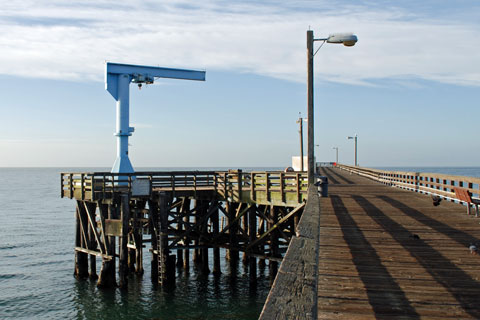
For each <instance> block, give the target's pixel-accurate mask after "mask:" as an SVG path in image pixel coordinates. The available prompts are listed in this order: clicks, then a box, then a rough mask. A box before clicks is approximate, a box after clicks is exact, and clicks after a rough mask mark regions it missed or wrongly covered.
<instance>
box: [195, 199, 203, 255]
mask: <svg viewBox="0 0 480 320" xmlns="http://www.w3.org/2000/svg"><path fill="white" fill-rule="evenodd" d="M194 206H195V213H194V214H195V215H194V216H193V224H194V225H197V223H198V221H200V219H201V218H200V217H199V215H200V214H201V210H200V207H201V206H202V203H201V201H200V200H197V199H195V204H194ZM193 245H194V246H195V247H196V248H195V249H193V263H194V264H198V263H200V262H201V260H202V256H201V251H200V249H199V248H198V246H199V245H200V243H199V241H198V240H197V239H195V240H193Z"/></svg>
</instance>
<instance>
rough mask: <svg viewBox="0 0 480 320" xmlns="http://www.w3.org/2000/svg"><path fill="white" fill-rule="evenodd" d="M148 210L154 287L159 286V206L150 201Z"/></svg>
mask: <svg viewBox="0 0 480 320" xmlns="http://www.w3.org/2000/svg"><path fill="white" fill-rule="evenodd" d="M148 210H149V213H148V215H149V228H150V235H151V245H152V258H151V261H150V262H151V264H150V268H151V269H150V270H151V274H152V283H153V284H154V285H156V284H158V241H157V239H158V238H157V234H158V233H159V230H158V204H157V202H156V201H155V200H148Z"/></svg>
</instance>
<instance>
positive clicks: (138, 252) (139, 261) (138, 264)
mask: <svg viewBox="0 0 480 320" xmlns="http://www.w3.org/2000/svg"><path fill="white" fill-rule="evenodd" d="M144 209H145V201H142V202H137V207H136V210H135V218H134V219H135V220H134V224H133V225H134V229H133V239H134V241H135V248H136V249H135V273H136V274H139V275H141V274H143V230H142V229H143V228H142V221H141V220H140V219H141V218H143V214H142V212H143V211H144Z"/></svg>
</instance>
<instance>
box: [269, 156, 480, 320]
mask: <svg viewBox="0 0 480 320" xmlns="http://www.w3.org/2000/svg"><path fill="white" fill-rule="evenodd" d="M320 174H321V175H324V176H327V177H328V179H329V182H330V184H329V197H327V198H318V197H316V196H315V195H313V196H312V197H311V196H310V193H309V199H308V201H307V206H306V209H305V212H304V216H303V217H305V215H307V214H308V215H310V216H318V217H319V228H318V233H317V235H318V240H317V242H316V243H318V247H312V245H313V244H314V243H315V241H311V240H309V239H308V238H305V236H302V234H299V238H300V239H302V238H303V239H306V240H302V241H303V242H305V243H307V245H306V246H304V247H303V248H305V249H307V250H308V251H309V252H310V256H308V255H307V254H306V253H305V252H304V249H302V247H301V246H296V247H295V248H293V247H292V248H291V249H294V250H293V251H292V252H290V248H289V251H287V255H286V257H285V259H284V262H282V264H281V266H280V269H279V273H278V275H277V278H276V280H275V283H274V284H273V287H272V290H271V291H270V294H269V297H268V298H267V302H266V304H265V307H264V310H263V312H262V315H261V317H260V318H261V319H293V318H295V319H317V318H318V319H387V318H388V319H419V318H428V319H478V318H480V304H479V303H478V297H479V296H480V269H479V268H478V266H479V259H480V256H479V255H478V254H477V253H476V252H473V251H472V250H471V249H470V248H469V247H470V246H471V244H477V246H478V243H479V239H480V225H479V221H480V219H478V218H477V217H476V215H475V214H474V213H473V212H472V211H471V210H470V209H468V210H467V208H466V207H465V206H464V205H461V204H460V203H459V202H461V200H460V199H458V198H457V197H456V193H455V189H459V188H461V189H463V190H465V191H468V192H470V193H471V196H472V199H475V198H477V199H478V196H479V192H480V191H479V183H480V179H478V178H471V177H458V176H448V175H441V174H424V173H418V172H388V171H381V170H372V169H365V168H358V167H351V166H342V165H339V166H337V167H335V168H333V167H331V168H321V170H320ZM432 196H433V197H440V198H441V199H442V200H441V201H440V203H439V204H438V205H436V206H435V205H434V204H433V200H432ZM311 201H314V202H318V203H317V204H310V202H311ZM437 201H438V200H437ZM469 206H472V204H469ZM469 213H470V214H469ZM303 217H302V218H303ZM300 224H301V223H300ZM300 227H302V225H300ZM311 235H313V236H315V234H311ZM311 239H312V238H311ZM298 241H300V240H297V241H296V242H293V241H292V243H291V245H292V244H294V243H298ZM309 241H310V245H308V242H309ZM317 254H318V257H315V255H317ZM289 255H291V257H289ZM295 257H296V259H295ZM287 258H288V259H287ZM315 259H316V260H315ZM314 262H316V263H317V264H316V265H315V264H313V263H314ZM306 271H308V272H306ZM314 280H315V284H314V283H313V281H314ZM285 283H291V285H290V286H285V285H284V284H285ZM292 289H293V290H292ZM298 289H301V290H298Z"/></svg>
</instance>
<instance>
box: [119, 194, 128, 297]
mask: <svg viewBox="0 0 480 320" xmlns="http://www.w3.org/2000/svg"><path fill="white" fill-rule="evenodd" d="M120 199H121V200H120V201H121V203H120V208H121V210H120V213H121V215H120V219H121V221H122V236H121V238H120V247H119V251H120V252H119V255H120V258H119V266H118V276H119V282H118V286H119V287H120V288H122V289H126V288H127V286H128V247H127V244H128V233H129V219H130V199H129V196H128V194H123V195H122V196H121V197H120Z"/></svg>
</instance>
